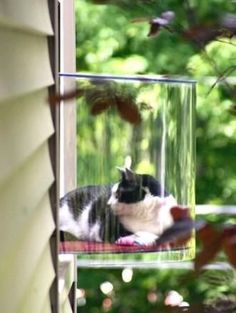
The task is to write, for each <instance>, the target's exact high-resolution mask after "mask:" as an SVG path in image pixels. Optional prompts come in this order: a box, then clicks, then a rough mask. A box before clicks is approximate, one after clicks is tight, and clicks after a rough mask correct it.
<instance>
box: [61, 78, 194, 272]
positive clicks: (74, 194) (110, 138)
mask: <svg viewBox="0 0 236 313" xmlns="http://www.w3.org/2000/svg"><path fill="white" fill-rule="evenodd" d="M76 78H77V80H78V88H79V97H78V100H77V168H78V170H77V182H78V188H77V189H76V190H72V191H71V192H69V193H68V194H66V195H65V196H64V197H63V198H62V199H61V208H60V213H59V217H60V228H61V230H62V231H64V236H63V243H62V250H63V251H64V252H74V253H78V254H80V258H79V259H80V262H81V264H83V262H85V263H84V264H87V265H88V264H93V265H96V264H97V265H101V264H110V265H114V266H115V265H116V264H120V263H119V262H121V263H122V264H132V263H133V262H143V263H145V264H146V263H148V264H151V263H154V262H155V261H158V260H183V259H190V258H192V257H193V256H194V240H193V239H191V240H189V241H188V242H187V243H186V244H185V245H179V246H175V245H170V244H164V245H156V241H157V239H158V238H159V237H160V236H161V235H162V233H163V231H164V230H165V229H167V228H168V227H170V226H171V225H172V224H173V217H172V215H171V213H170V209H171V208H172V207H173V206H176V205H178V206H181V207H188V208H190V210H191V214H192V215H193V214H194V203H195V191H194V188H195V186H194V179H195V141H194V109H195V83H194V82H193V81H187V80H174V79H172V80H170V79H161V78H157V77H119V76H101V75H100V76H99V75H82V74H80V75H77V76H76ZM68 79H73V77H72V78H68Z"/></svg>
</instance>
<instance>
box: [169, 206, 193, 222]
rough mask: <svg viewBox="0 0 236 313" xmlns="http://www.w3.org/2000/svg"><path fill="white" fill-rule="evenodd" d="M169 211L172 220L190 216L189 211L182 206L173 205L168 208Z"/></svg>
mask: <svg viewBox="0 0 236 313" xmlns="http://www.w3.org/2000/svg"><path fill="white" fill-rule="evenodd" d="M170 213H171V215H172V217H173V219H174V221H178V220H181V219H185V218H190V213H189V209H188V208H182V207H180V206H174V207H172V208H171V209H170Z"/></svg>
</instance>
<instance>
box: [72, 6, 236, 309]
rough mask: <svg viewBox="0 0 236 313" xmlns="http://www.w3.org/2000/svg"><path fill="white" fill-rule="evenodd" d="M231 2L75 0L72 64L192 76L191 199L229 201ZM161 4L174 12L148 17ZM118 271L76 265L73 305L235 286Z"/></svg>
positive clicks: (235, 21)
mask: <svg viewBox="0 0 236 313" xmlns="http://www.w3.org/2000/svg"><path fill="white" fill-rule="evenodd" d="M107 3H108V4H107ZM235 6H236V4H235V1H229V0H228V1H225V0H209V1H203V0H202V1H194V0H193V1H192V0H187V1H183V2H182V3H180V2H179V1H176V0H169V1H154V0H148V1H145V0H139V1H138V0H133V1H131V0H116V1H115V0H110V1H105V0H104V1H101V0H100V1H99V0H98V1H95V0H94V1H85V0H76V23H77V24H76V31H77V35H76V47H77V48H76V62H77V70H78V71H81V72H95V73H110V74H162V75H166V76H167V77H168V76H173V75H178V76H188V77H191V78H194V79H196V80H197V82H198V91H197V125H196V126H197V127H196V137H197V177H196V202H197V204H208V203H209V204H235V203H236V192H235V190H236V175H235V173H236V152H235V142H236V117H235V115H236V110H235V107H236V88H235V84H236V79H235V77H234V76H235V73H236V62H235V60H236V59H235V51H236V39H235V32H236V17H235V15H234V12H235V9H236V7H235ZM166 11H171V12H174V15H175V17H174V18H173V20H172V21H171V22H170V23H169V24H168V25H167V27H163V26H162V25H160V24H158V23H157V24H155V18H156V17H161V14H162V13H163V12H166ZM216 82H217V84H216ZM213 86H214V88H212V87H213ZM85 124H86V123H85ZM81 126H82V125H80V127H81ZM81 131H86V125H85V126H84V129H82V130H81ZM233 273H234V272H233ZM121 274H122V271H121V270H113V271H111V270H109V271H106V270H90V269H88V270H85V269H84V270H81V271H80V273H79V288H80V298H79V299H80V300H79V301H80V302H79V305H80V307H79V312H89V313H90V312H91V313H93V312H94V313H95V312H108V311H109V312H126V313H128V312H157V303H164V298H165V296H166V294H167V292H168V291H170V290H172V289H176V288H178V292H179V293H180V294H181V295H183V297H184V300H186V301H187V302H190V303H199V301H200V302H207V301H210V300H211V299H216V298H217V297H218V296H219V295H221V296H224V297H226V296H228V295H230V296H232V295H233V294H234V292H235V290H234V289H233V287H232V284H230V283H229V282H230V279H229V280H227V279H228V278H227V277H228V276H225V272H221V273H220V272H218V274H217V275H218V276H219V277H218V276H217V275H214V277H218V278H217V279H215V278H214V279H213V281H212V280H211V279H210V280H208V279H205V280H204V279H203V280H201V281H199V280H198V283H197V284H196V282H195V281H194V280H193V281H192V282H188V283H187V284H186V285H183V284H181V283H179V279H180V276H181V274H182V273H181V271H179V270H177V271H176V270H168V271H167V270H166V271H163V270H153V271H148V270H143V271H137V272H136V271H135V272H134V274H133V279H132V282H129V283H124V281H123V280H122V276H121ZM234 274H235V273H234ZM209 275H210V276H211V274H209ZM209 275H206V277H209ZM230 275H232V273H231V274H230ZM222 277H226V278H225V279H226V280H222ZM232 277H233V276H232ZM234 279H235V278H234ZM106 281H107V282H111V284H112V286H113V287H112V288H113V289H112V290H110V293H109V292H108V293H107V294H106V292H105V293H104V292H103V291H101V288H100V285H101V284H102V283H104V282H106ZM232 281H234V282H235V280H232ZM232 281H231V282H232ZM235 285H236V284H235ZM107 286H109V284H108V285H107ZM110 288H111V286H110ZM108 289H109V288H108ZM232 297H233V296H232ZM85 299H86V300H85ZM159 300H160V301H159ZM234 300H235V298H234ZM86 301H87V302H86ZM158 301H159V302H158ZM85 304H86V305H85ZM158 312H159V311H158ZM199 312H200V311H199ZM222 312H223V311H222ZM228 312H231V311H228ZM232 312H235V311H232Z"/></svg>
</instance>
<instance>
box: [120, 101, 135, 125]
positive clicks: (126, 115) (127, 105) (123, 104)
mask: <svg viewBox="0 0 236 313" xmlns="http://www.w3.org/2000/svg"><path fill="white" fill-rule="evenodd" d="M116 106H117V110H118V112H119V114H120V116H121V117H122V118H123V119H124V120H125V121H127V122H129V123H131V124H139V123H140V122H141V116H140V113H139V110H138V108H137V106H136V105H135V104H134V103H132V102H130V101H124V100H122V99H116Z"/></svg>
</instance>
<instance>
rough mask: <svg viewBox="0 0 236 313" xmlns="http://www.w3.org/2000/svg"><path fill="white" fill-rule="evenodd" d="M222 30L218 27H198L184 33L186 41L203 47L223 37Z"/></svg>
mask: <svg viewBox="0 0 236 313" xmlns="http://www.w3.org/2000/svg"><path fill="white" fill-rule="evenodd" d="M221 33H222V30H220V29H219V28H218V26H216V25H211V26H210V25H196V26H194V27H192V28H190V29H188V30H187V31H185V32H184V33H183V37H184V38H185V39H186V40H190V41H194V42H196V43H197V44H200V45H201V46H205V45H206V44H207V43H208V42H210V41H212V40H214V39H215V38H217V37H218V36H219V35H221Z"/></svg>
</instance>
